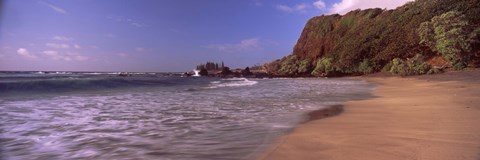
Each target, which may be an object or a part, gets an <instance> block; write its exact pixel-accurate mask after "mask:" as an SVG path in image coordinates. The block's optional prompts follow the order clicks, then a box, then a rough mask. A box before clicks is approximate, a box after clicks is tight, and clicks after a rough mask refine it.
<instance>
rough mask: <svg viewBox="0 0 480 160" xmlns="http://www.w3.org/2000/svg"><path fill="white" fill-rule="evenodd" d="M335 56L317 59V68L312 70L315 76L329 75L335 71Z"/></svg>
mask: <svg viewBox="0 0 480 160" xmlns="http://www.w3.org/2000/svg"><path fill="white" fill-rule="evenodd" d="M332 61H333V58H321V59H319V60H318V61H317V65H316V67H315V69H314V70H313V71H312V75H314V76H328V75H330V73H331V72H333V64H332Z"/></svg>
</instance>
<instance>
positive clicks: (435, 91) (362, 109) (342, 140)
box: [260, 70, 480, 160]
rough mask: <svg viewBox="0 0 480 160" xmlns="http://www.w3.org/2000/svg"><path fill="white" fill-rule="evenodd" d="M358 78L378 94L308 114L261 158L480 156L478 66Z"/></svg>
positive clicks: (435, 159)
mask: <svg viewBox="0 0 480 160" xmlns="http://www.w3.org/2000/svg"><path fill="white" fill-rule="evenodd" d="M360 79H366V80H368V81H371V82H373V83H377V84H379V87H378V88H377V89H376V91H375V92H374V93H375V95H376V96H378V98H374V99H369V100H363V101H352V102H348V103H345V104H344V106H343V111H342V112H341V114H339V115H337V116H333V117H328V118H324V117H320V119H318V116H317V117H316V118H315V113H310V114H311V115H310V117H314V118H312V119H311V121H309V122H307V123H304V124H301V125H299V126H298V127H297V128H296V129H295V130H294V131H293V132H292V133H290V134H289V135H286V136H284V137H283V138H281V140H280V141H279V142H278V144H277V145H276V146H274V147H273V148H272V149H270V150H269V151H268V152H266V153H265V154H264V155H263V156H262V157H261V158H260V159H268V160H284V159H292V160H293V159H295V160H296V159H302V160H308V159H335V160H336V159H344V160H352V159H355V160H362V159H365V160H372V159H386V160H387V159H388V160H396V159H399V160H410V159H412V160H413V159H420V160H423V159H428V160H429V159H432V160H443V159H445V160H453V159H455V160H458V159H471V160H479V159H480V105H479V104H480V71H478V70H477V71H463V72H450V73H445V74H440V75H433V76H417V77H408V78H401V77H390V76H370V77H361V78H360ZM319 113H321V112H320V111H319ZM335 113H336V112H335ZM312 114H313V116H312Z"/></svg>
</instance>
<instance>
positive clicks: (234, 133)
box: [0, 72, 374, 160]
mask: <svg viewBox="0 0 480 160" xmlns="http://www.w3.org/2000/svg"><path fill="white" fill-rule="evenodd" d="M373 88H374V85H372V84H370V83H367V82H365V81H361V80H350V79H315V78H305V79H246V78H231V79H222V78H211V77H181V76H180V74H175V73H135V74H132V76H125V77H120V76H118V73H106V72H100V73H96V72H0V159H12V160H16V159H22V160H24V159H26V160H28V159H166V160H168V159H175V160H177V159H187V160H189V159H195V160H203V159H205V160H210V159H254V158H256V156H258V154H259V153H261V152H262V151H264V150H265V149H267V148H268V147H269V146H271V145H272V144H274V143H275V142H276V140H278V138H279V137H280V136H282V135H285V134H287V133H288V132H290V131H292V129H293V128H294V127H295V126H296V125H298V124H299V123H302V122H304V121H305V120H306V118H307V117H306V113H308V112H310V111H313V110H318V109H321V108H324V107H328V106H331V105H335V104H341V103H342V102H345V101H349V100H361V99H366V98H371V97H372V94H371V92H372V90H373Z"/></svg>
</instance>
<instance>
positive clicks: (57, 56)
mask: <svg viewBox="0 0 480 160" xmlns="http://www.w3.org/2000/svg"><path fill="white" fill-rule="evenodd" d="M43 54H45V55H46V56H48V57H50V58H52V59H53V60H62V61H85V60H88V57H86V56H82V55H79V54H75V53H60V52H58V51H54V50H46V51H43Z"/></svg>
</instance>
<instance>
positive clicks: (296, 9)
mask: <svg viewBox="0 0 480 160" xmlns="http://www.w3.org/2000/svg"><path fill="white" fill-rule="evenodd" d="M276 8H277V9H278V10H279V11H282V12H287V13H292V12H300V13H305V12H307V8H308V5H307V4H305V3H300V4H296V5H294V6H288V5H282V4H279V5H277V6H276Z"/></svg>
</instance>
